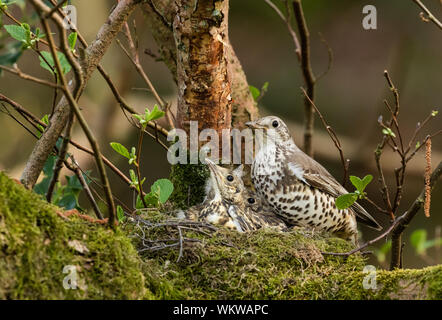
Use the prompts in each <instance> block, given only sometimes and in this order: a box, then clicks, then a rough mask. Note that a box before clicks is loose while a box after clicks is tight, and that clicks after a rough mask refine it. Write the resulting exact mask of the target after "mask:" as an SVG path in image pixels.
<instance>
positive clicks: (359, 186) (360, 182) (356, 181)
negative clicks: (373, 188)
mask: <svg viewBox="0 0 442 320" xmlns="http://www.w3.org/2000/svg"><path fill="white" fill-rule="evenodd" d="M371 180H373V176H372V175H371V174H368V175H366V176H365V177H364V178H363V179H360V178H358V177H356V176H350V181H351V183H352V184H353V185H354V186H355V188H356V190H358V191H359V193H360V194H363V192H364V190H365V188H366V187H367V186H368V184H369V183H370V182H371Z"/></svg>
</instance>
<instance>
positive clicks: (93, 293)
mask: <svg viewBox="0 0 442 320" xmlns="http://www.w3.org/2000/svg"><path fill="white" fill-rule="evenodd" d="M57 210H59V209H58V208H56V207H54V206H51V205H48V204H47V203H45V202H44V201H42V200H40V199H39V197H38V196H36V195H34V194H32V193H30V192H28V191H26V190H25V189H24V188H23V187H22V186H20V185H18V184H17V183H15V182H14V181H12V180H10V179H8V178H7V177H6V176H5V175H4V174H2V173H0V299H4V298H12V299H14V298H24V299H38V298H42V299H66V298H72V299H97V298H105V299H116V298H123V299H124V298H130V299H215V298H216V299H224V298H229V299H269V298H270V299H278V298H279V299H398V298H399V299H401V298H407V299H409V298H430V299H441V298H442V266H435V267H429V268H426V269H422V270H398V271H393V272H390V271H382V270H379V271H378V272H377V277H376V282H377V289H376V290H366V289H364V288H363V285H362V283H363V280H364V277H366V276H367V274H364V273H363V271H362V270H363V268H364V266H365V265H366V262H365V261H364V259H363V258H362V257H361V256H360V255H354V256H351V257H350V258H348V259H347V260H346V261H344V260H343V259H342V258H340V257H330V256H325V257H324V256H322V255H321V251H346V250H348V249H349V248H350V245H349V244H348V243H346V242H345V241H343V240H340V239H335V238H324V237H323V236H321V235H317V234H312V233H311V232H309V231H305V230H302V229H298V230H295V231H293V232H291V233H287V234H278V233H274V232H270V231H260V232H255V233H250V234H238V233H232V232H228V231H219V232H218V233H216V234H213V235H211V236H206V235H197V234H195V233H192V232H188V233H187V234H186V236H187V237H194V238H199V240H200V242H193V243H191V244H187V245H186V246H185V248H184V252H183V256H182V259H181V260H180V262H179V263H177V262H176V260H177V257H178V252H177V250H176V248H174V249H170V250H163V251H158V252H157V253H155V254H150V255H149V256H139V254H138V253H137V251H136V249H135V247H134V245H135V244H134V243H133V240H131V238H129V237H128V234H127V233H129V232H130V230H131V228H130V227H127V228H118V230H117V231H115V232H114V231H110V230H108V229H107V228H106V227H104V226H101V225H98V224H94V223H90V222H87V221H85V220H82V219H80V218H78V217H69V219H63V218H62V217H61V216H59V215H58V214H57ZM154 232H155V233H156V235H159V236H166V235H167V234H168V233H170V232H171V231H170V229H169V230H168V229H165V230H155V231H154ZM161 233H163V234H161ZM84 248H87V250H85V249H84ZM66 265H74V266H76V268H77V272H78V278H79V281H78V289H76V290H66V289H64V288H63V279H64V277H66V275H67V274H63V272H62V271H63V268H64V267H65V266H66Z"/></svg>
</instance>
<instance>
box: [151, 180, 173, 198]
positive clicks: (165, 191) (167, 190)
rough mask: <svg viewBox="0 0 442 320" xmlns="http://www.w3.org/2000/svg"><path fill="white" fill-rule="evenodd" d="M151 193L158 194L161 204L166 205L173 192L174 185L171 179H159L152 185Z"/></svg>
mask: <svg viewBox="0 0 442 320" xmlns="http://www.w3.org/2000/svg"><path fill="white" fill-rule="evenodd" d="M151 191H152V192H153V193H156V194H158V199H159V200H160V203H165V202H166V201H167V200H168V199H169V197H170V195H171V194H172V192H173V183H172V182H171V181H170V180H169V179H159V180H157V181H155V183H154V184H153V185H152V187H151Z"/></svg>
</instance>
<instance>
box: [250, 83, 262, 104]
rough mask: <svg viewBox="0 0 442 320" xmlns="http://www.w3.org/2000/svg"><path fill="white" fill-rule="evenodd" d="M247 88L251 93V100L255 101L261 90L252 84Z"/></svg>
mask: <svg viewBox="0 0 442 320" xmlns="http://www.w3.org/2000/svg"><path fill="white" fill-rule="evenodd" d="M249 90H250V92H251V93H252V97H253V100H255V101H256V100H257V99H258V98H259V96H260V95H261V92H260V91H259V89H258V88H257V87H254V86H249Z"/></svg>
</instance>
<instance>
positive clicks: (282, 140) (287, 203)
mask: <svg viewBox="0 0 442 320" xmlns="http://www.w3.org/2000/svg"><path fill="white" fill-rule="evenodd" d="M246 125H247V126H248V127H250V128H252V129H255V134H256V135H257V138H258V139H257V140H258V141H257V144H258V148H257V149H258V151H257V153H256V155H255V158H254V160H253V164H252V182H253V184H254V186H255V189H256V190H257V192H258V194H259V195H260V196H261V197H262V198H263V199H264V201H266V202H267V203H268V204H269V205H270V206H271V208H272V209H273V211H274V212H275V213H276V214H277V215H279V216H281V217H282V218H283V219H284V220H285V221H286V222H287V223H289V224H293V225H297V226H302V227H310V228H315V229H317V230H321V231H327V232H331V233H333V234H335V235H337V236H339V237H341V238H344V239H348V240H351V241H352V242H353V243H357V226H356V220H358V221H359V222H361V223H364V224H366V225H368V226H369V227H371V228H374V229H376V230H380V229H381V226H380V225H379V224H378V223H377V222H376V220H375V219H374V218H373V217H372V216H371V215H370V214H369V213H367V211H365V210H364V208H362V207H361V206H360V205H359V204H357V203H354V204H353V205H352V206H351V207H350V208H348V209H345V210H339V209H337V208H336V205H335V200H336V198H337V197H339V196H340V195H343V194H346V193H348V192H347V190H345V188H344V187H343V186H342V185H341V184H339V183H338V182H337V181H336V179H335V178H333V176H332V175H331V174H330V173H329V172H328V171H327V170H326V169H325V168H324V167H323V166H321V165H320V164H319V163H318V162H316V161H315V160H313V159H312V158H311V157H309V156H308V155H306V154H305V153H304V152H302V151H301V150H300V149H299V148H298V147H297V146H296V144H295V143H294V141H293V139H292V137H291V135H290V132H289V130H288V128H287V126H286V124H285V123H284V122H283V121H282V120H281V119H280V118H278V117H275V116H269V117H264V118H261V119H258V120H256V121H252V122H248V123H246ZM257 130H259V131H257Z"/></svg>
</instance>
